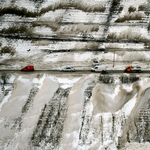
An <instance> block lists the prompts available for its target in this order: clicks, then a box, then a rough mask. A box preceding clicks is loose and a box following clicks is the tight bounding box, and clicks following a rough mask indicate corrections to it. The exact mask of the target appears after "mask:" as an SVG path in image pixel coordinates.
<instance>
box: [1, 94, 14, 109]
mask: <svg viewBox="0 0 150 150" xmlns="http://www.w3.org/2000/svg"><path fill="white" fill-rule="evenodd" d="M11 92H12V91H9V92H8V95H6V96H5V97H4V99H3V100H2V102H1V103H0V111H1V109H2V107H3V105H4V104H5V103H7V102H8V99H9V97H10V96H11Z"/></svg>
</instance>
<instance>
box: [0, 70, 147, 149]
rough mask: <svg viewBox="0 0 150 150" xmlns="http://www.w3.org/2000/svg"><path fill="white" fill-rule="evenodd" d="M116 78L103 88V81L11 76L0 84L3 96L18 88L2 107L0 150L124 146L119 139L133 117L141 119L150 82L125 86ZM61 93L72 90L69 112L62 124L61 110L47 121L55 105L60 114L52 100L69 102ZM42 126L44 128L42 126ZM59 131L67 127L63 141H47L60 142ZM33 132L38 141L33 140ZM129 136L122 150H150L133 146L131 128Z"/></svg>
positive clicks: (143, 77)
mask: <svg viewBox="0 0 150 150" xmlns="http://www.w3.org/2000/svg"><path fill="white" fill-rule="evenodd" d="M106 77H107V76H106ZM108 77H109V76H108ZM112 77H113V78H114V83H110V84H104V83H101V82H100V81H99V75H92V74H91V75H76V76H73V75H72V76H70V75H67V76H66V75H63V74H62V75H59V74H58V75H51V74H49V73H47V74H41V73H40V74H38V73H32V74H30V76H29V75H28V74H26V75H25V74H13V75H11V76H10V75H9V76H8V75H7V76H6V78H7V80H6V81H7V83H6V85H5V84H1V86H4V87H5V88H4V90H3V91H2V94H4V93H6V91H7V89H9V87H8V85H10V84H13V85H14V87H13V88H11V89H10V90H9V92H8V94H7V95H3V99H2V102H1V105H0V128H1V134H0V149H17V150H19V149H33V148H37V149H65V150H67V149H81V150H87V149H99V150H103V149H106V148H107V149H110V150H117V149H118V148H117V147H118V145H119V143H120V142H119V140H118V139H119V138H120V137H123V136H124V135H125V134H126V133H125V131H124V129H125V128H128V126H129V124H127V122H128V121H130V118H131V116H132V117H137V113H139V110H142V108H143V106H145V103H146V102H147V100H148V99H149V96H148V97H146V92H144V91H146V90H147V89H148V88H149V87H150V80H149V78H148V76H147V75H141V76H140V80H139V81H137V82H135V83H122V82H121V80H120V76H115V75H114V76H112ZM128 77H130V76H129V75H128ZM58 89H59V90H62V91H63V90H68V89H70V90H69V95H68V96H67V95H66V96H67V99H68V100H67V103H66V104H65V103H64V104H63V107H66V106H67V110H66V111H65V112H63V113H64V118H61V119H64V122H62V124H59V122H57V119H58V118H55V116H56V115H57V114H58V113H61V111H62V110H63V109H62V108H61V107H60V108H61V109H59V107H58V110H57V111H58V112H57V111H56V112H55V113H54V114H53V111H52V110H51V109H50V108H49V111H52V112H51V113H52V114H51V115H52V116H49V115H48V114H49V111H48V110H47V107H51V106H52V104H51V103H52V102H53V105H55V107H54V108H55V109H56V106H57V104H55V102H54V99H55V100H56V101H57V100H58V99H60V100H61V98H63V97H62V96H65V95H59V94H60V93H59V92H58ZM141 95H142V96H141ZM144 97H145V98H144ZM63 101H64V99H62V102H63ZM65 105H66V106H65ZM42 114H43V115H42ZM49 117H50V118H51V117H54V118H53V119H54V120H53V121H52V120H51V121H52V122H51V121H50V122H47V125H48V124H49V123H52V124H51V127H50V130H51V131H50V133H49V132H47V128H43V126H45V125H44V124H45V123H46V120H47V119H48V118H49ZM55 119H56V120H55ZM40 120H41V121H42V122H43V125H42V124H41V126H39V125H40ZM44 120H45V121H44ZM131 121H132V120H131ZM54 122H55V124H53V123H54ZM55 125H56V126H57V128H56V129H55V132H56V133H57V132H58V131H57V130H60V129H59V125H63V128H62V129H61V130H60V131H61V132H59V134H60V136H61V138H60V137H58V136H57V140H56V141H55V140H54V141H47V140H46V139H47V138H48V137H49V136H51V134H53V136H54V137H55V136H56V134H55V132H54V133H53V132H52V131H53V130H54V127H55ZM38 126H39V127H38ZM37 127H38V128H37ZM133 127H134V126H133ZM135 128H136V127H134V129H135ZM35 131H36V132H37V135H38V136H33V135H34V134H35ZM128 132H129V133H130V135H129V139H128V140H131V143H127V144H126V143H125V144H126V145H122V146H121V148H122V149H123V150H129V149H132V147H133V145H135V147H136V146H137V145H139V147H141V148H143V150H147V149H148V148H150V145H149V143H145V144H144V143H136V142H132V140H134V138H135V135H134V134H133V133H132V131H130V128H128ZM40 133H43V134H40ZM48 133H49V134H48ZM45 134H46V137H45V138H44V139H43V138H42V135H43V136H44V135H45ZM38 137H39V138H38ZM40 137H41V140H40ZM54 137H53V138H54ZM35 140H39V142H40V143H39V146H37V145H35V144H34V142H33V141H35ZM56 143H57V144H56ZM136 144H137V145H136ZM52 145H53V146H52ZM54 145H55V146H54Z"/></svg>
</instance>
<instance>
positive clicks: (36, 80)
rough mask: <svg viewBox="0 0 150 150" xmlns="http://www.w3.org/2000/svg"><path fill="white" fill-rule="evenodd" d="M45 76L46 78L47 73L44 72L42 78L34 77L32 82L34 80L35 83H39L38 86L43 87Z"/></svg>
mask: <svg viewBox="0 0 150 150" xmlns="http://www.w3.org/2000/svg"><path fill="white" fill-rule="evenodd" d="M45 78H46V75H45V74H43V76H42V77H41V78H40V79H38V78H34V79H33V81H32V82H33V83H34V84H37V85H38V88H41V87H42V85H43V81H44V79H45Z"/></svg>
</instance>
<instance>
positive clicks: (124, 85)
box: [122, 84, 132, 92]
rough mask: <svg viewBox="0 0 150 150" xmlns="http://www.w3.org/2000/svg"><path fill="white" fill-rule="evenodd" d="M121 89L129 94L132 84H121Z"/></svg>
mask: <svg viewBox="0 0 150 150" xmlns="http://www.w3.org/2000/svg"><path fill="white" fill-rule="evenodd" d="M122 87H123V89H124V90H126V91H127V92H131V91H132V84H122Z"/></svg>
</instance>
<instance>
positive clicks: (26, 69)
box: [21, 65, 34, 71]
mask: <svg viewBox="0 0 150 150" xmlns="http://www.w3.org/2000/svg"><path fill="white" fill-rule="evenodd" d="M21 71H34V66H32V65H31V66H26V67H24V68H21Z"/></svg>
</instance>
